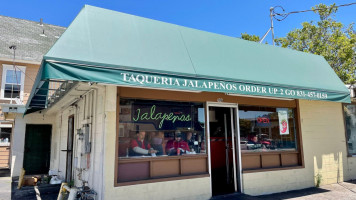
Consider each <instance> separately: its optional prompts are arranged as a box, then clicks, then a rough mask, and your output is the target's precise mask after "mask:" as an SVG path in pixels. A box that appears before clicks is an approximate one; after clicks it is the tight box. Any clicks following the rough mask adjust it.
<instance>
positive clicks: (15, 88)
mask: <svg viewBox="0 0 356 200" xmlns="http://www.w3.org/2000/svg"><path fill="white" fill-rule="evenodd" d="M20 91H21V85H12V84H5V90H4V97H5V98H16V97H20Z"/></svg>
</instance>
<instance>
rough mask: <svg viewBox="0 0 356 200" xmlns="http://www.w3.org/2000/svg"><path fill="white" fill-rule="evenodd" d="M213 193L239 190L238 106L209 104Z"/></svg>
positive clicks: (221, 193)
mask: <svg viewBox="0 0 356 200" xmlns="http://www.w3.org/2000/svg"><path fill="white" fill-rule="evenodd" d="M207 110H208V112H209V113H208V117H209V137H210V168H211V171H210V172H211V184H212V194H213V196H215V195H223V194H229V193H234V192H238V188H240V187H239V185H238V183H239V182H240V181H238V180H237V179H238V177H240V176H238V170H237V169H238V168H239V167H238V166H237V165H239V162H238V160H239V159H237V158H238V157H237V156H236V154H237V153H236V152H238V151H236V149H238V148H236V144H238V143H237V142H236V141H237V140H236V139H237V136H238V134H237V129H236V127H237V125H236V123H237V120H236V119H237V116H236V110H237V107H229V106H228V105H225V106H219V105H216V106H215V105H214V106H208V109H207Z"/></svg>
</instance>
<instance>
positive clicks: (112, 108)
mask: <svg viewBox="0 0 356 200" xmlns="http://www.w3.org/2000/svg"><path fill="white" fill-rule="evenodd" d="M116 92H117V88H116V87H114V86H107V92H106V97H105V99H106V101H105V116H106V117H105V161H104V163H105V170H104V176H105V177H104V181H105V192H104V195H105V196H104V199H116V198H118V197H119V198H120V199H147V200H152V199H157V200H160V199H172V198H174V199H209V198H210V197H211V193H210V178H209V177H207V178H195V179H186V180H176V181H167V182H157V183H148V184H138V185H131V186H121V187H114V182H115V181H116V180H115V168H114V167H115V145H116V144H115V142H116V94H117V93H116Z"/></svg>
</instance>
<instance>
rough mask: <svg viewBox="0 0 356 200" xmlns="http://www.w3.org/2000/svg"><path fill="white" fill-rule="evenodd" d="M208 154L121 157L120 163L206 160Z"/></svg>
mask: <svg viewBox="0 0 356 200" xmlns="http://www.w3.org/2000/svg"><path fill="white" fill-rule="evenodd" d="M206 157H208V155H207V154H190V155H181V156H157V157H152V156H142V157H140V156H137V157H119V163H131V162H142V161H150V160H177V159H189V158H206Z"/></svg>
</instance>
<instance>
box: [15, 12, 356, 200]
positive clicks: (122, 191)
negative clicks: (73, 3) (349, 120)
mask: <svg viewBox="0 0 356 200" xmlns="http://www.w3.org/2000/svg"><path fill="white" fill-rule="evenodd" d="M51 83H61V85H60V86H59V87H58V88H57V89H56V90H55V92H54V93H53V94H48V91H52V90H53V89H55V88H53V86H51ZM343 103H350V93H349V91H348V90H347V89H346V88H345V86H344V84H343V83H342V81H341V80H340V79H339V78H338V77H337V75H336V74H335V73H334V71H333V70H332V69H331V67H330V66H329V65H328V63H327V62H326V61H325V59H324V58H323V57H321V56H317V55H312V54H307V53H303V52H298V51H294V50H290V49H284V48H279V47H273V46H269V45H264V44H257V43H254V42H249V41H245V40H241V39H238V38H232V37H227V36H223V35H218V34H214V33H208V32H204V31H200V30H195V29H191V28H186V27H182V26H177V25H173V24H169V23H164V22H159V21H155V20H151V19H146V18H141V17H137V16H133V15H128V14H124V13H120V12H115V11H111V10H106V9H101V8H96V7H92V6H85V7H84V8H83V9H82V10H81V12H80V13H79V15H78V16H77V17H76V18H75V20H74V21H73V22H72V23H71V25H70V26H69V27H68V29H67V30H66V31H65V33H64V34H63V35H62V36H61V38H60V39H59V40H58V41H57V42H56V44H54V46H53V47H52V48H51V49H50V51H49V52H48V53H47V54H46V55H45V56H44V58H43V60H42V64H41V68H40V70H39V73H38V75H37V78H36V83H35V84H34V87H33V89H32V92H31V94H30V97H29V101H28V103H27V105H26V113H25V114H26V115H25V117H24V118H22V117H17V118H16V124H17V123H18V122H21V123H22V124H23V123H24V121H25V122H26V123H27V124H28V125H27V126H26V127H27V128H26V137H27V135H30V134H31V133H34V132H36V131H33V130H34V129H36V128H37V130H41V131H37V133H38V134H37V135H36V134H32V135H31V137H32V138H33V139H35V138H39V137H41V136H48V134H44V133H45V132H48V131H49V130H52V132H51V138H46V139H47V140H50V141H49V142H46V143H42V144H43V146H46V147H45V148H49V147H48V146H50V148H51V155H50V169H51V170H52V171H53V172H54V173H57V174H58V176H59V178H61V179H63V180H66V181H70V180H74V183H75V185H76V186H82V185H84V184H85V185H88V186H89V187H90V188H91V189H93V190H94V191H96V192H97V194H98V195H97V197H98V199H115V198H120V199H209V198H210V197H211V196H215V195H219V194H226V193H233V192H242V193H246V194H249V195H260V194H269V193H275V192H283V191H288V190H296V189H302V188H307V187H313V186H314V185H315V184H316V183H317V182H321V184H331V183H337V182H340V181H346V180H350V179H355V178H356V158H354V157H352V156H349V155H350V154H348V150H347V142H346V139H345V126H344V120H343V111H342V109H341V108H342V105H343ZM33 124H36V125H33ZM21 131H22V132H21ZM15 133H16V134H19V135H22V136H23V135H25V130H24V129H19V132H16V130H15ZM22 139H23V138H22ZM49 144H50V145H49ZM151 148H152V149H151ZM20 151H21V150H19V152H20ZM22 151H23V149H22ZM32 173H35V172H34V171H32Z"/></svg>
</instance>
